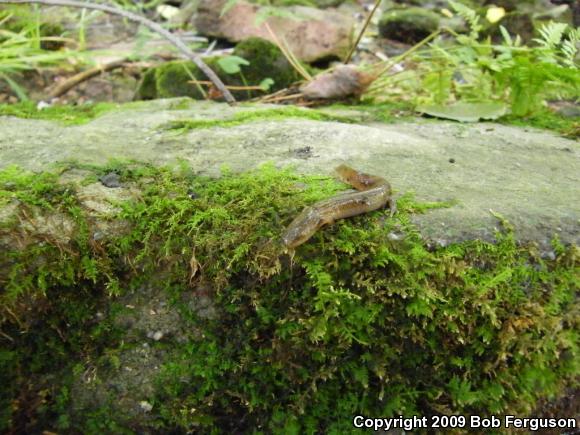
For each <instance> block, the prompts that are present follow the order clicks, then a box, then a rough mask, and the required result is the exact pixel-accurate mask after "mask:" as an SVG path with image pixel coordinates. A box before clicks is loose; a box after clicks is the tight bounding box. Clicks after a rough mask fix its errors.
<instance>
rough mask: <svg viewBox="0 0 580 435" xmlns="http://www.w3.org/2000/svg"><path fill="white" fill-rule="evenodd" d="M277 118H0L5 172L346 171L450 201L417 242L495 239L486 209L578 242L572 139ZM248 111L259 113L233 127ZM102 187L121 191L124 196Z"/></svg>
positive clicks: (542, 233)
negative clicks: (109, 166)
mask: <svg viewBox="0 0 580 435" xmlns="http://www.w3.org/2000/svg"><path fill="white" fill-rule="evenodd" d="M272 110H278V109H275V108H273V106H267V105H262V106H260V105H257V106H256V105H240V106H237V107H230V106H227V105H225V104H219V103H211V102H203V101H202V102H191V101H189V100H184V99H169V100H156V101H150V102H141V103H139V104H131V105H127V106H122V107H120V108H119V109H116V110H113V111H110V112H107V113H105V114H103V115H101V116H100V117H98V118H96V119H94V120H92V121H90V122H88V123H86V124H83V125H75V126H65V125H62V124H59V123H58V122H53V121H45V120H34V119H19V118H15V117H8V116H3V117H0V167H6V166H8V165H19V166H21V167H23V168H26V169H30V170H34V171H41V170H49V169H50V168H52V167H53V166H54V164H55V163H59V162H67V161H76V162H80V163H89V164H105V163H107V162H108V161H110V160H112V159H133V160H137V161H144V162H149V163H154V164H175V163H176V162H178V161H185V162H186V163H187V164H189V165H190V166H191V167H192V168H193V169H194V171H196V172H198V173H200V174H207V175H212V176H219V174H220V168H222V167H223V166H224V165H225V166H227V167H229V168H230V169H232V170H233V171H244V170H249V169H253V168H255V167H256V166H259V165H262V164H264V163H267V162H274V163H275V164H276V165H277V166H280V167H283V166H287V165H292V166H293V167H295V169H296V170H297V171H298V172H300V173H309V174H313V173H314V174H321V175H331V174H332V171H333V168H334V167H335V166H337V165H338V164H341V163H346V164H349V165H351V166H353V167H354V168H356V169H359V170H362V171H364V172H368V173H371V174H376V175H379V176H383V177H385V178H387V179H388V180H389V181H390V182H391V184H392V185H393V187H394V189H395V192H396V195H401V194H403V193H405V192H409V191H413V192H414V193H415V195H416V198H417V199H418V200H422V201H452V202H453V203H454V205H452V206H451V207H448V208H442V209H436V210H430V211H428V212H427V213H426V214H423V215H416V216H415V217H414V220H415V222H416V223H417V224H418V225H419V227H420V229H421V231H422V234H423V235H424V236H425V237H426V238H428V239H430V240H433V241H435V242H437V243H439V244H447V243H452V242H455V241H462V240H466V239H475V238H482V239H486V240H491V239H493V236H494V231H495V229H496V227H497V225H498V220H497V218H495V217H494V216H493V215H492V214H491V213H490V210H493V212H495V213H498V214H499V215H501V216H503V217H505V218H506V219H507V220H508V221H509V222H511V223H512V224H513V225H514V226H515V228H516V235H517V237H518V238H519V239H520V240H522V241H536V242H538V243H539V244H541V245H546V246H547V244H548V243H549V241H550V239H551V238H552V237H553V236H554V235H558V237H559V238H560V239H561V240H562V241H564V242H566V243H575V244H578V243H579V241H580V236H579V234H580V231H579V229H580V202H579V201H578V195H577V192H578V185H580V144H579V142H578V141H574V140H570V139H566V138H563V137H560V136H558V135H557V134H555V133H552V132H549V131H544V130H539V129H534V128H522V127H512V126H505V125H501V124H497V123H491V122H490V123H487V122H486V123H477V124H459V123H455V122H448V121H433V120H425V119H417V120H412V121H408V120H407V121H403V122H397V123H392V124H384V123H370V124H369V123H365V122H364V117H363V118H361V122H360V123H343V122H336V121H318V120H314V119H310V118H309V116H308V110H306V109H305V111H304V113H305V115H304V117H296V116H290V117H288V118H284V117H281V118H280V117H276V118H272V117H268V116H263V117H262V114H264V115H267V114H268V112H269V111H272ZM249 112H251V113H253V114H254V115H255V116H254V117H253V118H251V119H249V120H246V121H244V122H239V123H228V121H229V120H232V119H234V118H235V117H236V116H239V115H240V114H247V113H249ZM330 113H331V112H330ZM341 115H342V114H341ZM353 116H355V117H356V113H355V114H354V115H353ZM180 120H181V121H183V120H193V121H202V123H201V124H200V125H201V126H200V127H196V128H191V129H188V130H187V131H185V132H184V131H181V132H180V131H177V130H174V129H170V128H167V126H168V123H169V122H171V121H180ZM305 150H307V151H305ZM102 190H104V191H109V192H114V191H116V190H119V194H121V191H122V190H123V187H119V188H115V189H110V188H106V187H104V186H102Z"/></svg>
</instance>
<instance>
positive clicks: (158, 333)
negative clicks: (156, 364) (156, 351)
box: [151, 331, 163, 341]
mask: <svg viewBox="0 0 580 435" xmlns="http://www.w3.org/2000/svg"><path fill="white" fill-rule="evenodd" d="M151 338H153V340H155V341H159V340H161V339H162V338H163V332H161V331H156V332H155V333H154V334H153V336H152V337H151Z"/></svg>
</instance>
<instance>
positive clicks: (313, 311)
mask: <svg viewBox="0 0 580 435" xmlns="http://www.w3.org/2000/svg"><path fill="white" fill-rule="evenodd" d="M85 169H90V168H85ZM113 169H114V170H115V171H117V172H118V173H119V174H120V177H121V181H122V182H123V183H126V184H131V185H132V186H133V187H138V188H139V189H140V191H141V192H142V194H141V195H140V196H139V198H137V199H135V200H133V201H130V202H124V203H121V204H119V206H120V207H121V211H120V212H119V214H118V216H117V217H116V219H119V220H123V221H126V222H128V223H129V224H130V225H129V229H128V230H127V231H126V232H123V233H120V234H117V235H116V236H115V237H105V238H102V237H96V236H95V219H96V217H95V216H91V215H90V213H88V211H87V210H85V209H84V208H83V206H82V203H81V202H80V201H79V199H78V198H77V196H76V193H75V192H76V191H77V188H78V186H76V185H72V184H71V185H66V184H59V183H56V180H57V176H56V175H51V174H31V173H25V172H22V171H19V170H18V169H15V168H12V169H9V170H4V171H2V172H0V200H2V204H3V205H2V207H3V209H6V208H7V207H15V209H14V211H13V217H12V218H11V219H3V220H2V221H1V224H0V243H2V244H4V246H3V248H4V249H3V251H2V252H4V253H6V255H5V256H4V257H3V258H2V259H1V263H2V264H1V265H2V267H1V268H0V288H2V289H3V290H2V293H1V294H0V302H1V303H0V307H2V308H1V310H0V321H1V331H2V336H0V340H2V350H1V352H0V377H1V379H0V382H1V383H2V385H8V386H9V388H4V389H2V391H1V393H0V402H1V406H0V409H2V410H3V413H2V414H0V418H1V420H0V428H1V429H2V430H8V429H10V430H12V431H16V432H35V431H38V430H49V429H50V430H53V431H61V432H62V431H73V432H75V431H79V432H83V433H102V432H103V431H107V432H111V431H112V432H115V433H122V432H123V431H125V432H128V433H129V432H131V431H142V430H144V429H148V430H157V431H163V432H167V431H178V432H185V431H202V432H212V431H213V432H217V431H226V430H232V431H235V432H246V431H252V430H257V429H258V428H261V430H265V431H267V432H276V433H278V432H287V433H302V432H309V431H315V430H319V431H320V430H322V431H325V432H329V433H333V432H334V433H344V431H347V430H350V428H351V424H352V422H351V418H350V417H349V416H352V415H355V414H362V415H381V416H394V415H399V414H403V415H412V414H419V415H433V414H439V413H441V414H484V415H490V414H498V413H516V414H519V415H522V416H523V415H528V414H530V412H531V411H532V409H533V408H534V406H535V405H536V403H537V402H538V400H540V399H545V398H553V397H557V396H558V395H559V394H560V393H561V392H562V391H563V389H564V388H565V387H570V386H574V385H577V384H576V381H577V376H578V373H579V371H578V361H579V359H578V349H577V343H578V336H577V335H578V332H577V331H578V324H577V322H578V319H577V316H576V315H575V313H576V312H577V309H578V302H577V299H576V292H577V291H578V289H579V285H580V284H579V254H578V248H577V247H574V246H570V247H564V246H561V245H560V244H559V243H558V242H557V241H554V250H555V253H556V258H555V259H554V260H551V261H547V260H544V259H543V258H542V257H541V256H540V254H539V252H538V251H537V249H536V248H535V247H534V246H518V245H517V244H516V243H515V241H514V238H513V235H512V232H511V230H510V228H509V226H507V227H506V228H505V229H504V231H502V232H498V233H497V241H496V243H495V244H488V243H483V242H478V241H474V242H469V243H465V244H462V245H452V246H449V247H446V248H439V249H436V250H428V249H427V248H426V247H425V245H424V243H423V242H422V240H421V237H420V235H419V234H418V233H417V231H416V230H415V229H414V228H413V227H412V225H411V224H410V222H409V213H411V212H416V211H417V210H419V209H421V207H420V205H418V204H416V203H415V202H414V201H413V200H412V198H410V197H408V196H403V197H402V198H400V200H399V210H400V213H398V214H397V215H396V216H395V217H394V218H386V217H385V214H384V213H383V212H374V213H369V214H366V215H363V216H359V217H355V218H352V219H347V220H342V221H339V222H337V223H336V224H335V225H333V226H331V227H327V228H325V229H324V230H322V231H320V232H319V233H317V234H316V235H315V236H314V238H313V239H312V240H311V241H309V242H308V243H306V244H304V245H303V246H301V247H300V248H299V249H298V250H297V252H296V253H295V255H294V256H293V257H292V258H290V257H288V256H287V255H284V254H283V252H282V250H281V247H280V246H279V245H278V244H277V242H276V240H277V237H278V235H279V234H280V232H281V230H282V229H283V228H284V226H285V225H287V224H288V223H289V221H290V220H292V218H293V217H294V216H295V215H296V213H297V212H299V211H300V210H301V209H302V207H304V206H305V205H306V204H310V203H312V202H314V201H316V200H319V199H321V198H326V197H329V196H332V195H334V194H335V193H336V192H337V191H340V190H342V189H344V188H345V187H344V186H342V185H341V184H339V183H337V182H335V181H334V180H332V179H330V178H328V177H315V176H309V177H303V176H297V175H296V174H294V173H293V172H291V171H288V170H284V171H279V170H276V169H274V168H273V167H265V168H262V169H261V170H258V171H253V172H249V173H245V174H239V175H234V174H230V173H228V172H225V173H224V174H223V175H222V177H221V178H220V179H217V180H216V179H209V178H202V177H198V176H195V175H193V174H192V173H191V172H190V170H189V169H188V168H187V167H179V168H173V169H171V170H170V169H157V168H153V167H147V166H139V165H132V166H131V165H125V166H123V165H115V166H114V167H111V168H99V169H94V168H93V169H92V170H93V172H95V171H96V175H99V174H103V173H107V172H109V171H111V170H113ZM89 178H91V180H94V175H93V176H91V177H89ZM423 208H424V207H423ZM55 213H60V214H62V215H64V216H66V217H67V218H68V219H70V220H71V221H72V222H73V223H74V225H75V231H72V232H71V239H70V240H69V241H68V242H63V241H59V240H58V239H57V238H54V237H48V236H47V234H48V233H46V232H44V233H43V232H40V231H39V230H38V228H39V226H38V225H36V226H34V225H32V226H30V225H23V224H22V223H23V222H27V221H32V222H33V223H34V222H35V220H36V223H38V219H39V217H38V216H41V215H43V214H46V215H53V214H55ZM14 240H19V241H22V242H27V241H32V242H34V243H22V244H16V243H13V242H10V241H14ZM144 283H156V284H155V285H158V286H159V288H160V289H162V290H163V291H164V292H166V294H167V295H168V299H169V300H171V301H172V307H173V308H174V309H175V310H178V311H179V312H180V313H181V316H182V321H183V322H184V326H185V329H187V328H190V329H193V328H198V329H199V330H201V331H203V335H197V336H196V335H194V334H192V336H190V337H187V341H186V342H173V341H166V342H164V341H161V342H159V343H158V344H156V345H155V349H156V351H158V350H161V349H164V350H165V352H166V353H167V354H168V357H167V358H166V359H165V361H164V363H163V365H162V367H161V369H160V370H159V372H158V373H159V374H158V375H157V376H156V377H155V379H154V380H153V381H154V382H153V383H154V384H155V386H156V387H155V391H154V396H153V397H152V398H148V400H149V403H150V404H151V406H152V409H151V411H149V412H150V413H149V414H148V417H147V418H146V419H144V418H139V417H138V414H137V417H134V418H128V417H127V416H128V415H129V414H128V413H127V412H126V410H124V409H123V401H122V400H121V399H122V398H123V396H120V394H121V393H119V392H116V390H115V389H109V390H106V388H109V387H107V386H108V385H109V383H108V381H109V380H110V379H108V378H107V373H111V372H112V371H114V370H116V368H118V367H119V366H120V365H121V362H123V361H125V360H126V358H127V354H126V352H127V351H129V350H131V349H134V348H136V347H138V346H140V345H141V343H140V342H139V341H138V339H136V338H135V337H133V336H132V335H131V334H128V335H127V334H125V332H126V331H124V330H123V328H120V327H119V326H118V323H116V322H115V319H117V318H118V316H119V312H120V308H122V305H123V304H127V299H123V298H126V297H129V296H130V295H131V292H132V291H135V292H139V288H140V287H142V286H143V284H144ZM202 288H204V289H205V290H204V292H205V293H204V294H205V295H206V296H209V297H211V300H212V305H213V306H214V308H215V315H214V316H212V317H209V318H208V317H202V316H199V315H198V314H197V312H196V311H194V310H192V309H191V307H190V305H189V304H188V303H186V302H184V298H183V296H184V295H190V297H192V296H191V295H193V297H195V298H200V297H201V290H200V289H202ZM119 298H121V299H119ZM116 301H117V302H121V301H122V304H120V305H119V304H118V303H116ZM121 311H122V309H121ZM99 312H100V313H103V315H101V316H98V315H97V313H99ZM15 337H18V340H15V339H14V338H15ZM93 375H94V376H95V380H94V382H97V383H100V384H101V385H103V388H105V390H106V391H108V394H109V399H110V402H109V403H110V405H111V406H109V407H101V406H99V409H96V408H95V409H89V408H86V409H81V410H77V411H76V412H74V413H73V412H72V411H71V409H72V408H73V405H74V403H75V401H76V396H75V394H77V393H75V391H76V388H78V385H79V382H78V379H80V378H83V377H86V376H93ZM75 379H76V381H75ZM75 386H76V387H75ZM272 397H276V400H275V401H273V400H272ZM139 400H142V399H139ZM561 417H564V416H561Z"/></svg>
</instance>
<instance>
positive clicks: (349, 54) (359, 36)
mask: <svg viewBox="0 0 580 435" xmlns="http://www.w3.org/2000/svg"><path fill="white" fill-rule="evenodd" d="M380 4H381V0H376V1H375V6H374V7H373V10H372V11H371V12H370V13H369V15H368V16H367V19H366V20H365V23H364V24H363V26H362V29H360V33H359V34H358V38H356V42H355V43H354V45H353V46H352V47H351V49H350V52H349V53H348V56H346V58H345V59H344V63H345V65H346V64H347V63H349V62H350V59H351V58H352V55H353V54H354V51H355V50H356V48H357V47H358V44H359V42H360V40H361V39H362V37H363V35H364V33H365V31H366V30H367V27H368V26H369V23H370V22H371V18H372V17H373V15H374V14H375V11H376V10H377V8H378V7H379V5H380Z"/></svg>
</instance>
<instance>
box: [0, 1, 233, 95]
mask: <svg viewBox="0 0 580 435" xmlns="http://www.w3.org/2000/svg"><path fill="white" fill-rule="evenodd" d="M0 4H40V5H46V6H64V7H71V8H80V9H92V10H97V11H103V12H106V13H108V14H112V15H119V16H121V17H123V18H126V19H128V20H130V21H134V22H136V23H139V24H142V25H143V26H145V27H147V28H149V29H151V30H152V31H154V32H156V33H158V34H159V35H161V36H163V37H164V38H165V39H167V40H168V41H169V42H171V44H173V45H174V46H175V47H177V49H179V51H181V52H182V53H183V54H184V55H185V56H186V57H187V58H188V59H189V60H191V61H192V62H193V63H195V64H196V65H197V67H198V68H199V69H200V70H202V71H203V73H204V74H205V75H206V76H207V78H208V79H210V80H211V81H212V83H213V84H214V85H215V87H216V88H217V89H218V90H219V91H220V92H221V93H222V95H223V97H224V98H225V100H226V101H227V102H228V103H230V104H235V102H236V99H235V98H234V96H233V95H232V94H231V92H230V91H228V90H227V89H226V87H225V85H224V84H223V82H222V81H221V80H220V78H219V77H218V76H217V75H216V73H214V72H213V71H212V70H211V68H210V67H208V66H207V65H206V64H205V62H204V61H203V60H202V59H201V57H199V56H198V55H197V54H195V53H194V52H193V51H192V50H191V49H190V48H189V47H188V46H187V45H186V44H185V43H184V42H183V41H182V40H181V39H179V38H178V37H177V36H175V35H173V34H172V33H170V32H168V31H167V30H166V29H164V28H163V27H161V26H160V25H159V24H157V23H154V22H153V21H150V20H148V19H147V18H145V17H142V16H140V15H137V14H134V13H132V12H127V11H124V10H122V9H119V8H117V7H113V6H108V5H104V4H100V3H85V2H80V1H75V0H0Z"/></svg>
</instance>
